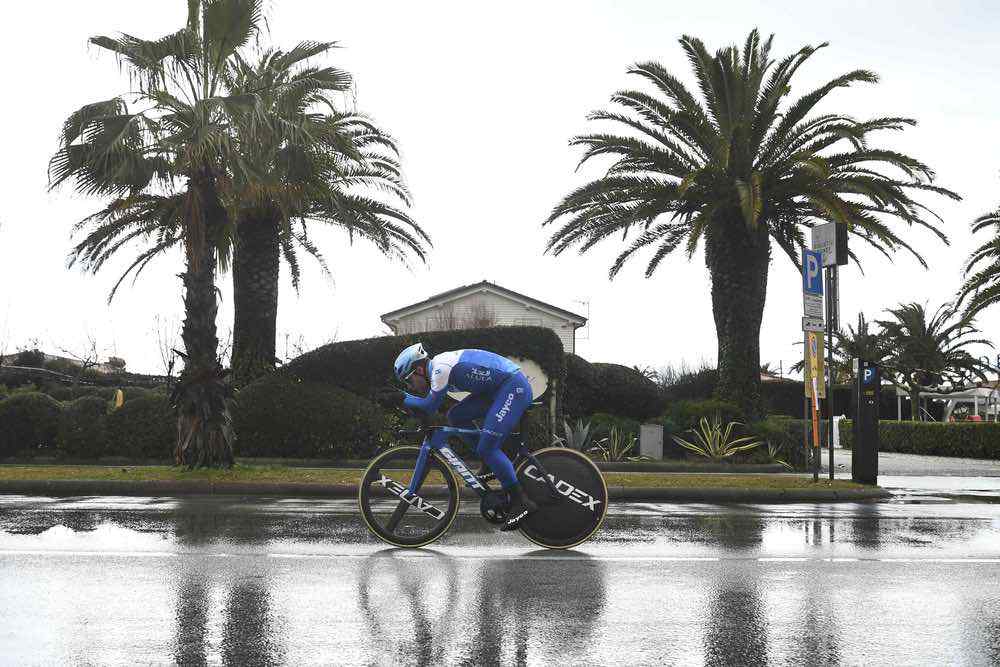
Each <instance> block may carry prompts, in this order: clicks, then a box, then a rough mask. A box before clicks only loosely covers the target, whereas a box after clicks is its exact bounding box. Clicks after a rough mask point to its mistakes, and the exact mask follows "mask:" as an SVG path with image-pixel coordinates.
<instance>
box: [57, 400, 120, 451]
mask: <svg viewBox="0 0 1000 667" xmlns="http://www.w3.org/2000/svg"><path fill="white" fill-rule="evenodd" d="M107 413H108V402H107V401H106V400H104V399H103V398H100V397H99V396H83V397H81V398H78V399H76V400H75V401H73V402H71V403H67V404H66V405H65V406H63V411H62V419H61V420H60V422H59V449H60V450H61V451H62V452H63V454H65V455H66V456H69V457H73V458H99V457H101V456H103V455H104V452H105V450H106V449H107V445H108V433H107Z"/></svg>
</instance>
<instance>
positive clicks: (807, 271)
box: [802, 250, 823, 295]
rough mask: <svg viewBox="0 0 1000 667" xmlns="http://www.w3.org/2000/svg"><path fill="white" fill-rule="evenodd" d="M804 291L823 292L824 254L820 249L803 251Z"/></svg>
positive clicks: (820, 293) (809, 292)
mask: <svg viewBox="0 0 1000 667" xmlns="http://www.w3.org/2000/svg"><path fill="white" fill-rule="evenodd" d="M802 291H803V292H805V293H807V294H818V295H822V294H823V255H822V254H821V253H819V252H818V251H815V250H803V251H802Z"/></svg>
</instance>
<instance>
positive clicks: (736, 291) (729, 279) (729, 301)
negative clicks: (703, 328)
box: [705, 214, 771, 420]
mask: <svg viewBox="0 0 1000 667" xmlns="http://www.w3.org/2000/svg"><path fill="white" fill-rule="evenodd" d="M736 215H737V216H738V217H737V218H736V219H735V220H733V221H731V222H730V224H726V225H719V226H717V227H714V228H713V229H711V230H709V231H708V233H707V234H706V240H705V264H706V266H707V267H708V270H709V273H710V274H711V278H712V314H713V315H714V316H715V330H716V335H717V338H718V344H719V357H718V359H719V383H718V385H717V386H716V388H715V393H716V396H717V397H718V398H719V399H721V400H724V401H727V402H730V403H732V404H734V405H736V406H738V407H739V408H740V409H741V410H742V411H743V412H744V414H745V416H746V418H747V419H750V420H755V419H758V418H760V417H762V416H763V405H762V403H761V398H760V324H761V319H762V318H763V315H764V300H765V297H766V294H767V272H768V265H769V264H770V260H771V249H770V240H769V238H768V235H767V232H766V231H760V232H758V231H751V230H748V229H747V227H746V225H745V223H744V222H743V219H742V216H739V214H736Z"/></svg>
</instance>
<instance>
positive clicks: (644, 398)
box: [593, 363, 664, 420]
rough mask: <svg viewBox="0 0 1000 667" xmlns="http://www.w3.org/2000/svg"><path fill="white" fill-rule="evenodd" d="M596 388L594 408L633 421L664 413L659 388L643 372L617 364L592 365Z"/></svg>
mask: <svg viewBox="0 0 1000 667" xmlns="http://www.w3.org/2000/svg"><path fill="white" fill-rule="evenodd" d="M593 367H594V370H595V371H596V373H597V385H598V389H599V394H598V397H599V398H598V400H599V401H600V403H599V405H597V406H596V407H597V409H599V410H600V411H601V412H609V413H611V414H615V415H623V416H625V417H632V418H633V419H639V420H643V419H649V418H650V417H654V416H656V415H658V414H660V413H661V412H663V407H664V401H663V394H662V393H661V392H660V388H659V386H658V385H657V384H656V383H655V382H653V381H652V380H650V379H649V378H647V377H645V376H644V375H643V374H642V373H640V372H639V371H637V370H635V369H634V368H629V367H628V366H621V365H619V364H600V363H598V364H593Z"/></svg>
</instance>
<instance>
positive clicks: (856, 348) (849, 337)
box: [790, 313, 888, 382]
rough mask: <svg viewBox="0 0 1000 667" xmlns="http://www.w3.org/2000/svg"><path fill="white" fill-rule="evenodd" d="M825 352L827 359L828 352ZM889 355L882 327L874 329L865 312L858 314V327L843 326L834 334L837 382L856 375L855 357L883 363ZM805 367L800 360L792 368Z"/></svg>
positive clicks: (801, 368)
mask: <svg viewBox="0 0 1000 667" xmlns="http://www.w3.org/2000/svg"><path fill="white" fill-rule="evenodd" d="M823 354H824V359H825V354H826V353H825V352H824V353H823ZM887 355H888V350H887V347H886V339H885V334H884V332H883V331H882V330H881V329H878V330H874V329H873V327H872V326H871V323H870V322H868V320H866V319H865V316H864V314H863V313H859V314H858V326H857V328H856V329H855V328H854V327H853V326H851V325H850V324H848V325H847V328H846V329H844V328H842V329H840V330H839V331H835V332H834V334H833V371H834V378H835V380H836V382H849V381H850V380H851V379H852V378H853V377H854V360H855V359H865V360H866V361H873V362H875V363H882V362H883V361H884V360H885V358H886V356H887ZM804 368H805V362H804V361H798V362H796V363H795V364H794V365H793V366H792V367H791V369H790V370H792V371H794V372H796V373H801V372H802V371H803V369H804Z"/></svg>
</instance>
